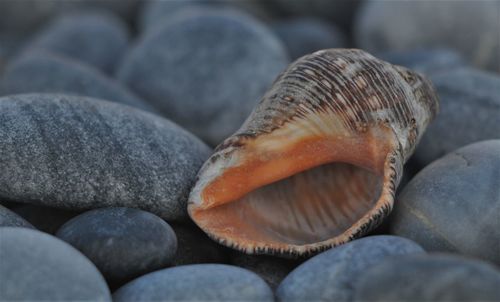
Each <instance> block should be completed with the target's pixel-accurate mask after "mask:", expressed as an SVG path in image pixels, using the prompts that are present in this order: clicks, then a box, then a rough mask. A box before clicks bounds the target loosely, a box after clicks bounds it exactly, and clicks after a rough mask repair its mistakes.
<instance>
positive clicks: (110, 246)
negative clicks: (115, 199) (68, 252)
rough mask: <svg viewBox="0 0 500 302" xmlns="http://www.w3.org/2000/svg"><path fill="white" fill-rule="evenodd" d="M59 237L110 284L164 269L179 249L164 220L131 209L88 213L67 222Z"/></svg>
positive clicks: (59, 232)
mask: <svg viewBox="0 0 500 302" xmlns="http://www.w3.org/2000/svg"><path fill="white" fill-rule="evenodd" d="M57 237H59V238H60V239H62V240H64V241H66V242H67V243H69V244H71V245H72V246H73V247H75V248H77V249H78V250H79V251H80V252H82V253H83V254H84V255H85V256H86V257H87V258H89V259H90V260H91V261H92V262H93V263H94V264H95V265H96V266H97V268H98V269H99V271H100V272H101V273H102V274H103V276H104V278H106V280H107V281H108V282H110V283H111V284H116V283H121V282H123V281H129V280H131V279H133V278H135V277H138V276H140V275H144V274H146V273H149V272H152V271H154V270H157V269H161V268H165V267H166V266H167V265H169V264H170V263H171V262H172V259H173V257H174V255H175V252H176V249H177V239H176V237H175V233H174V231H173V230H172V228H171V227H170V226H169V225H168V224H167V223H166V222H165V221H163V220H162V219H161V218H160V217H158V216H156V215H153V214H151V213H148V212H145V211H142V210H138V209H129V208H103V209H97V210H92V211H88V212H85V213H83V214H81V215H79V216H77V217H75V218H73V219H71V220H70V221H68V222H67V223H65V224H64V225H63V226H62V227H61V228H60V229H59V231H58V232H57Z"/></svg>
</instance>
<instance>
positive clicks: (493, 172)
mask: <svg viewBox="0 0 500 302" xmlns="http://www.w3.org/2000/svg"><path fill="white" fill-rule="evenodd" d="M498 171H500V140H490V141H483V142H479V143H475V144H472V145H468V146H466V147H463V148H460V149H458V150H456V151H454V152H452V153H450V154H448V155H446V156H445V157H443V158H441V159H439V160H437V161H435V162H433V163H432V164H430V165H429V166H427V167H425V168H424V169H423V170H422V171H421V172H420V173H418V174H417V176H415V177H414V178H413V179H412V180H411V181H410V183H409V184H408V185H407V186H406V187H405V189H404V190H403V192H402V193H401V195H400V196H399V199H398V202H396V203H395V205H394V210H393V213H392V214H391V220H392V223H391V232H392V233H394V234H397V235H400V236H404V237H407V238H411V239H413V240H415V241H416V242H418V243H419V244H421V245H422V246H423V247H424V248H425V249H426V250H429V251H444V252H455V253H460V254H464V255H469V256H473V257H476V258H480V259H483V260H488V261H491V262H494V263H496V264H500V245H499V244H498V242H499V239H500V219H499V218H500V215H499V213H500V186H499V184H500V180H499V172H498Z"/></svg>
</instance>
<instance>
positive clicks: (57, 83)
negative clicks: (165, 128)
mask: <svg viewBox="0 0 500 302" xmlns="http://www.w3.org/2000/svg"><path fill="white" fill-rule="evenodd" d="M27 92H48V93H66V94H74V95H80V96H88V97H93V98H98V99H103V100H106V101H110V102H116V103H121V104H124V105H129V106H132V107H136V108H139V109H142V110H145V111H149V112H157V111H156V110H155V109H154V108H153V107H152V106H151V105H149V104H148V103H146V102H145V101H143V100H142V99H140V98H139V97H138V96H136V95H134V94H133V93H132V92H130V91H129V90H128V88H127V87H125V86H124V85H122V84H121V83H119V82H117V81H116V80H114V79H112V78H109V77H107V76H106V75H104V74H103V73H101V72H100V71H99V70H98V69H95V68H94V67H92V66H90V65H86V64H85V63H81V62H78V61H75V60H72V59H70V58H66V57H63V56H59V55H54V54H51V53H46V52H39V51H35V52H32V53H27V54H25V55H22V56H21V57H19V58H17V59H16V60H13V61H12V62H10V64H9V65H7V67H6V70H5V72H4V75H3V77H2V78H1V79H0V94H1V95H10V94H18V93H27Z"/></svg>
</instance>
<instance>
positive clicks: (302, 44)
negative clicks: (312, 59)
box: [273, 18, 346, 60]
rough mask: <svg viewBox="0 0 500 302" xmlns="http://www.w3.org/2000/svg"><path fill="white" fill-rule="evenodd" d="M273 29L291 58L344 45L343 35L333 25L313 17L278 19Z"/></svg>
mask: <svg viewBox="0 0 500 302" xmlns="http://www.w3.org/2000/svg"><path fill="white" fill-rule="evenodd" d="M273 30H274V32H275V33H276V34H277V35H278V37H279V38H280V39H281V40H282V41H283V43H284V44H285V46H286V48H287V50H288V53H289V54H290V57H291V58H292V60H295V59H298V58H300V57H302V56H303V55H306V54H310V53H313V52H315V51H318V50H321V49H328V48H342V47H345V46H346V41H345V37H344V35H343V34H342V32H341V31H340V30H339V29H337V28H336V27H335V26H334V25H332V24H329V23H328V22H326V21H323V20H320V19H314V18H294V19H289V20H284V21H278V22H275V23H274V24H273Z"/></svg>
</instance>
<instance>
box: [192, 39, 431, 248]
mask: <svg viewBox="0 0 500 302" xmlns="http://www.w3.org/2000/svg"><path fill="white" fill-rule="evenodd" d="M437 110H438V100H437V96H436V94H435V92H434V90H433V88H432V86H431V84H430V83H429V82H428V81H427V80H426V79H425V78H423V77H422V76H421V75H419V74H417V73H415V72H412V71H410V70H408V69H406V68H403V67H400V66H395V65H391V64H389V63H387V62H384V61H381V60H379V59H377V58H375V57H373V56H371V55H370V54H368V53H366V52H364V51H362V50H357V49H329V50H322V51H318V52H315V53H313V54H310V55H306V56H304V57H302V58H300V59H298V60H297V61H296V62H294V63H292V64H291V65H290V66H289V67H288V69H287V70H285V71H284V72H283V73H282V74H281V75H280V76H278V78H277V79H276V80H275V82H274V84H273V87H272V88H271V89H270V90H269V91H268V92H267V93H266V94H265V95H264V97H263V98H262V100H261V101H260V103H259V104H258V106H257V107H256V108H255V109H254V111H253V112H252V113H251V114H250V116H249V117H248V119H247V120H246V121H245V123H244V124H243V125H242V126H241V128H240V129H239V130H238V131H237V132H236V133H235V134H234V135H233V136H231V137H229V138H228V139H226V140H225V141H224V142H223V143H222V144H220V145H219V146H218V147H217V148H216V150H215V153H214V154H213V155H212V156H211V157H210V158H209V159H208V161H207V162H206V163H205V164H204V165H203V167H202V168H201V170H200V172H199V174H198V180H197V183H196V185H195V186H194V188H193V189H192V191H191V194H190V197H189V204H188V212H189V214H190V216H191V218H192V219H193V220H194V222H195V223H196V224H198V226H200V227H201V228H202V229H203V230H204V231H205V232H206V233H207V234H208V235H209V236H211V237H212V238H213V239H215V240H217V241H218V242H220V243H221V244H224V245H226V246H229V247H233V248H235V249H238V250H241V251H244V252H246V253H250V254H252V253H257V254H277V255H289V256H297V255H306V254H311V253H315V252H319V251H322V250H325V249H328V248H330V247H333V246H336V245H339V244H342V243H345V242H347V241H350V240H352V239H355V238H358V237H360V236H362V235H364V234H366V233H367V232H368V231H370V230H371V229H373V228H374V227H376V226H377V225H378V224H380V222H381V221H382V219H383V218H384V217H385V216H387V214H388V213H389V212H390V211H391V209H392V205H393V202H394V192H395V190H396V187H397V185H398V184H399V181H400V179H401V176H402V171H403V170H402V166H403V164H404V162H405V161H406V160H407V159H408V157H409V156H410V155H411V154H412V152H413V150H414V149H415V146H416V144H417V142H418V140H419V139H420V137H421V135H422V133H423V132H424V130H425V128H426V126H427V125H428V123H429V122H430V121H431V120H432V119H433V118H434V116H435V115H436V113H437Z"/></svg>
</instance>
